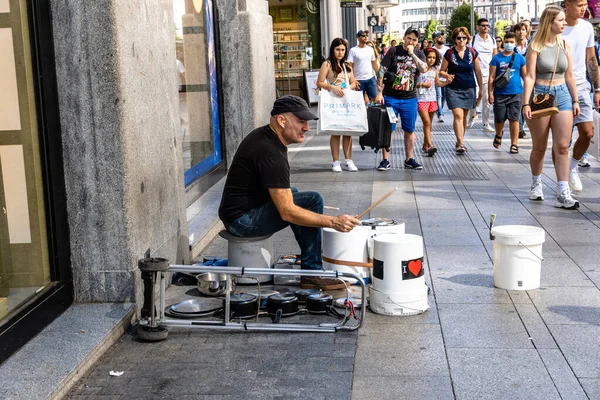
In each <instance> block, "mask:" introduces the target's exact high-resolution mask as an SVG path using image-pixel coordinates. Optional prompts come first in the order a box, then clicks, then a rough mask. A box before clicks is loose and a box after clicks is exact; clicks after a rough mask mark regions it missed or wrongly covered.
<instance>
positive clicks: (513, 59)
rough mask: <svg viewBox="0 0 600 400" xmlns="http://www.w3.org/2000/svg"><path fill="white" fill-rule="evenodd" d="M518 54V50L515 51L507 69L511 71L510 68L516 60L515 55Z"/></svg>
mask: <svg viewBox="0 0 600 400" xmlns="http://www.w3.org/2000/svg"><path fill="white" fill-rule="evenodd" d="M516 55H517V53H516V52H513V55H512V57H511V58H510V62H509V63H508V69H507V71H510V69H511V68H512V66H513V63H514V62H515V56H516Z"/></svg>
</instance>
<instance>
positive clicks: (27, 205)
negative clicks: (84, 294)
mask: <svg viewBox="0 0 600 400" xmlns="http://www.w3.org/2000/svg"><path fill="white" fill-rule="evenodd" d="M27 4H28V2H26V1H25V0H0V54H1V56H0V324H2V319H3V318H6V317H7V315H10V314H12V313H14V312H16V311H17V310H18V309H19V306H21V305H23V304H24V303H25V302H26V301H27V300H29V299H30V298H31V297H33V296H35V295H36V294H38V293H40V292H41V291H42V290H43V288H44V287H46V286H47V285H48V284H49V283H50V280H51V279H50V267H49V262H48V247H47V238H46V219H45V211H44V196H43V186H42V172H41V157H40V153H39V151H40V150H39V142H38V130H37V121H36V104H35V96H34V86H33V84H34V80H33V74H32V68H31V65H32V64H31V49H30V47H29V43H30V40H29V29H28V23H27Z"/></svg>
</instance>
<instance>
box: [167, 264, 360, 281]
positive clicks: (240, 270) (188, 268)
mask: <svg viewBox="0 0 600 400" xmlns="http://www.w3.org/2000/svg"><path fill="white" fill-rule="evenodd" d="M169 272H186V273H202V272H214V273H219V274H232V275H240V276H243V275H280V276H321V277H324V278H338V277H339V276H340V275H342V274H345V273H343V272H338V271H321V270H309V269H277V268H246V267H229V266H228V267H213V266H200V265H170V266H169ZM345 276H350V277H354V276H356V275H352V274H346V275H345Z"/></svg>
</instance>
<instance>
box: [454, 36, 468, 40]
mask: <svg viewBox="0 0 600 400" xmlns="http://www.w3.org/2000/svg"><path fill="white" fill-rule="evenodd" d="M467 39H468V37H466V36H457V37H456V40H467Z"/></svg>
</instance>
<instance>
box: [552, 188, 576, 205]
mask: <svg viewBox="0 0 600 400" xmlns="http://www.w3.org/2000/svg"><path fill="white" fill-rule="evenodd" d="M554 207H556V208H566V209H567V210H576V209H578V208H579V202H578V201H577V200H576V199H575V198H573V195H572V194H571V191H570V190H569V189H566V190H563V191H562V192H560V193H558V194H557V195H556V201H555V202H554Z"/></svg>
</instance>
